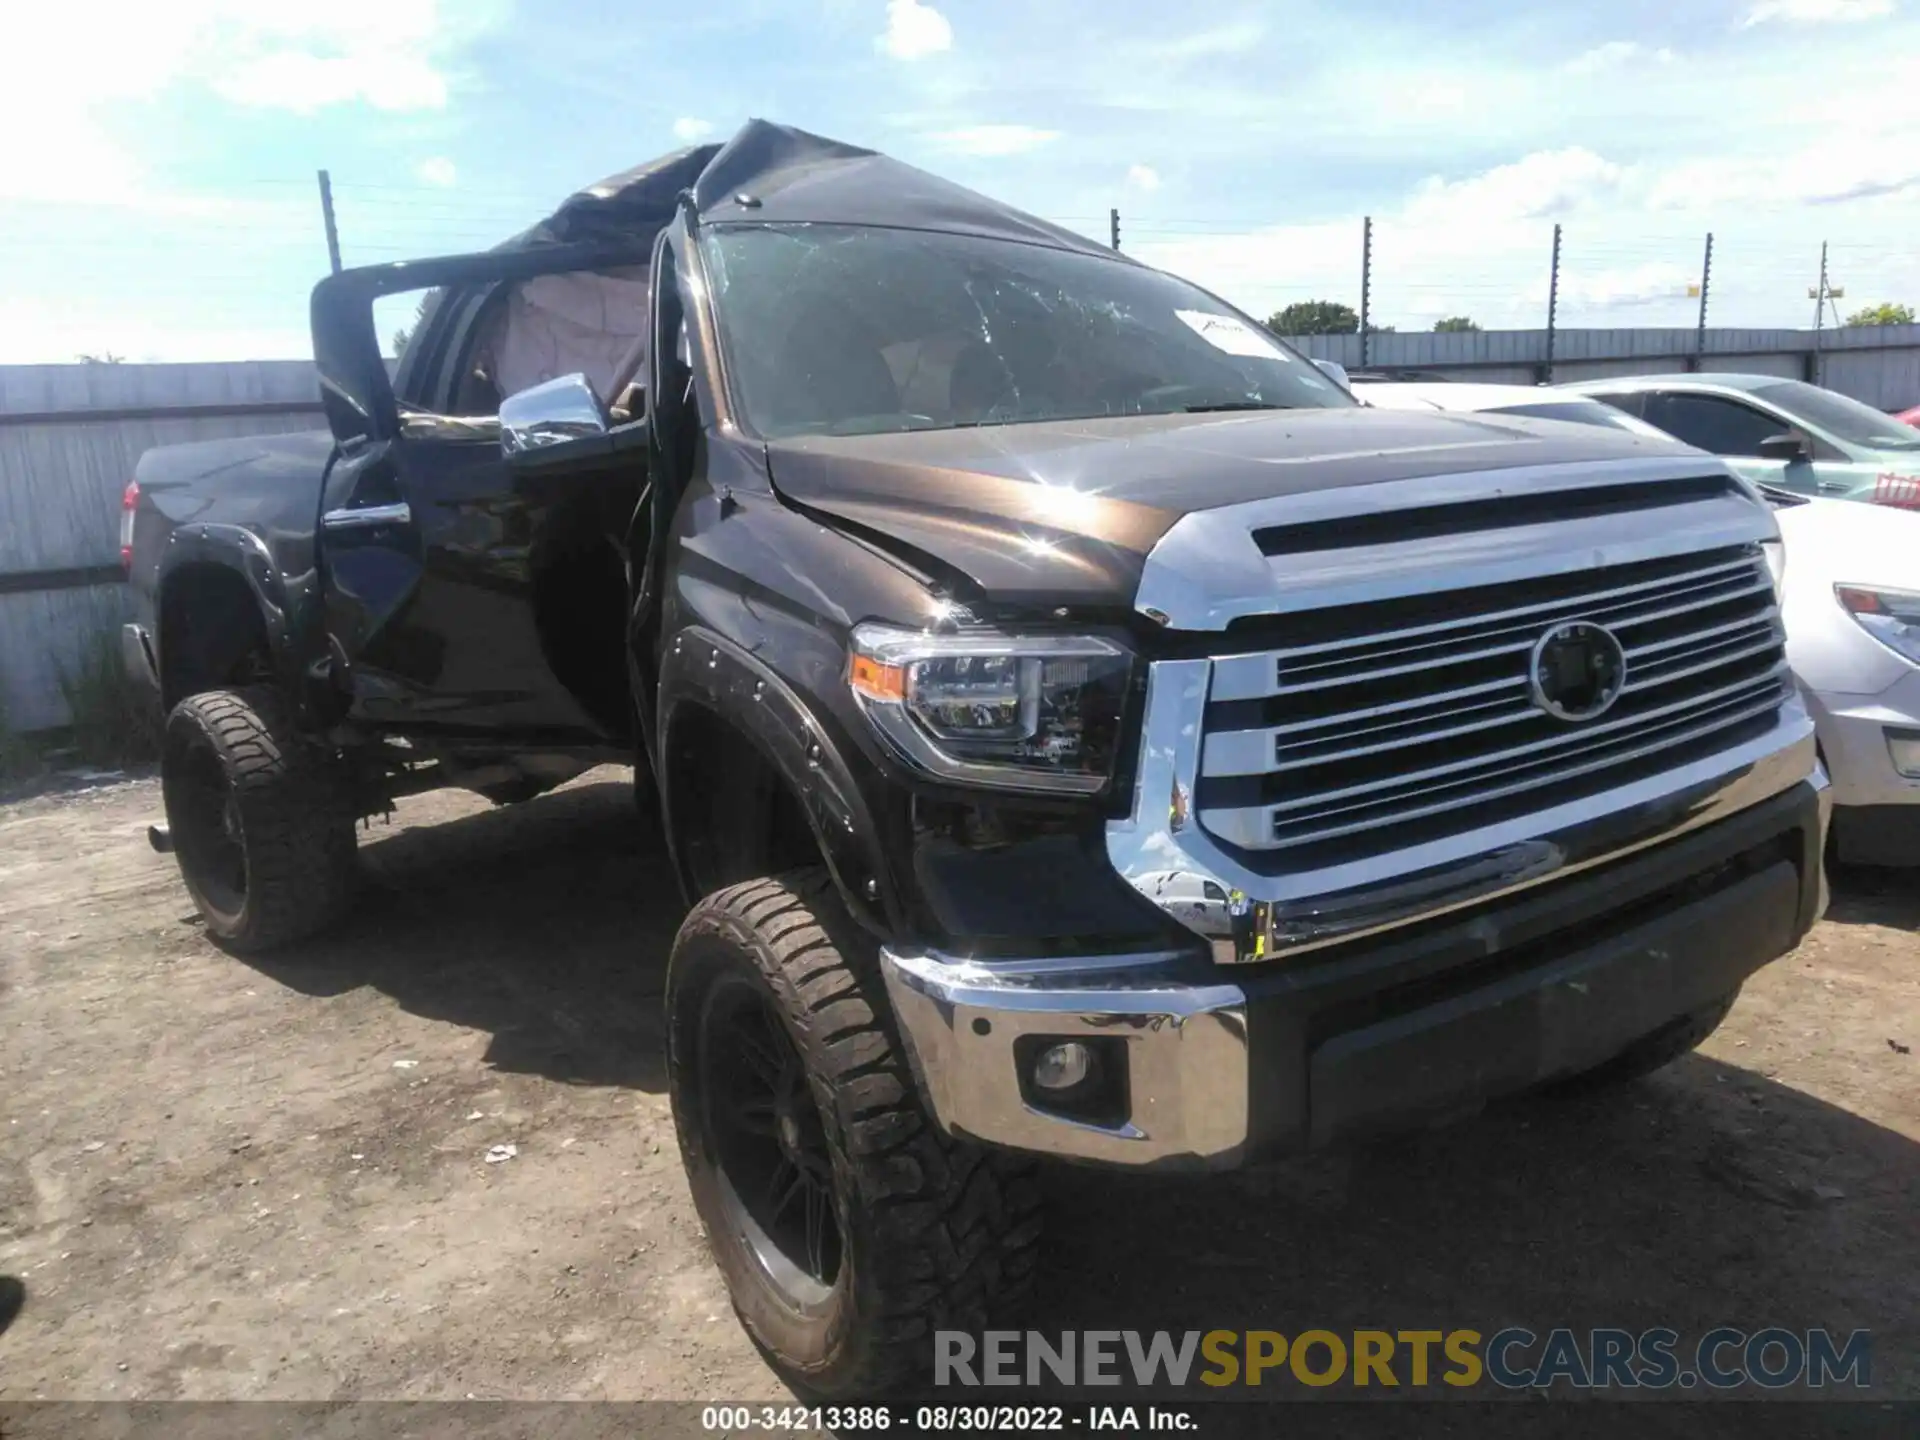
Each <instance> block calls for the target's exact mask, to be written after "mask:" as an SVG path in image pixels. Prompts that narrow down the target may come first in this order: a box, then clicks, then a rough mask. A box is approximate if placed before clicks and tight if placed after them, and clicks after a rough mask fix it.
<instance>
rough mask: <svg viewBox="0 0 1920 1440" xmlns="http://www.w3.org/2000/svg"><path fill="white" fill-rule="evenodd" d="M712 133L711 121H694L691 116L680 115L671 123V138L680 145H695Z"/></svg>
mask: <svg viewBox="0 0 1920 1440" xmlns="http://www.w3.org/2000/svg"><path fill="white" fill-rule="evenodd" d="M712 133H713V122H712V121H711V120H696V119H694V118H693V117H692V116H691V115H682V116H681V117H680V118H679V119H678V120H676V121H674V122H673V138H674V139H676V140H678V141H679V142H680V143H681V144H682V145H697V144H698V143H699V142H700V141H702V140H704V139H706V138H707V136H709V135H711V134H712Z"/></svg>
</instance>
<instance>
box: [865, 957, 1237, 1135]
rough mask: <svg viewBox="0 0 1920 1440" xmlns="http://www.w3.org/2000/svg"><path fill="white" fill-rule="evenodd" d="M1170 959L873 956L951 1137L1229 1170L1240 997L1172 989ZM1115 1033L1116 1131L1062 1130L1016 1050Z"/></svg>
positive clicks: (1065, 1122)
mask: <svg viewBox="0 0 1920 1440" xmlns="http://www.w3.org/2000/svg"><path fill="white" fill-rule="evenodd" d="M1179 958H1180V957H1178V956H1176V955H1171V954H1147V955H1125V956H1109V957H1102V958H1100V959H1083V960H1077V961H1076V960H1040V961H998V962H994V963H992V964H990V965H989V964H982V963H979V962H973V961H967V960H962V959H957V958H955V957H952V956H947V955H940V954H935V953H922V954H902V953H899V952H897V951H894V950H883V951H881V952H880V963H881V967H882V970H883V972H884V974H885V977H886V985H887V996H888V999H889V1000H890V1001H891V1002H892V1005H893V1012H894V1016H895V1018H896V1019H897V1020H898V1022H899V1025H900V1031H901V1033H902V1035H903V1036H904V1037H905V1040H906V1044H907V1050H908V1054H909V1057H910V1059H911V1061H912V1064H913V1068H914V1073H915V1077H916V1078H917V1079H918V1081H919V1083H920V1088H921V1093H922V1094H923V1095H924V1096H925V1098H926V1101H927V1104H928V1105H929V1107H930V1108H931V1109H932V1111H933V1113H934V1116H935V1117H936V1118H937V1119H938V1121H939V1122H940V1124H941V1126H942V1127H943V1128H944V1129H946V1130H947V1131H948V1132H949V1133H950V1134H954V1135H958V1136H962V1137H966V1138H970V1139H974V1140H980V1141H984V1142H986V1143H988V1144H994V1145H1006V1146H1011V1147H1013V1148H1015V1149H1020V1150H1034V1151H1044V1152H1047V1153H1049V1154H1054V1155H1062V1156H1068V1157H1071V1158H1074V1159H1081V1160H1098V1161H1105V1162H1107V1163H1110V1164H1117V1165H1129V1166H1152V1165H1157V1164H1172V1165H1178V1166H1180V1167H1182V1168H1201V1169H1207V1168H1222V1167H1226V1166H1231V1165H1233V1164H1235V1163H1237V1162H1238V1161H1239V1159H1240V1158H1241V1153H1242V1150H1243V1149H1244V1147H1245V1145H1246V1140H1247V1133H1248V1115H1247V1095H1248V1082H1247V1014H1246V996H1245V994H1244V993H1243V992H1242V991H1241V990H1240V988H1239V987H1238V986H1237V985H1232V984H1226V983H1220V984H1199V985H1195V984H1176V983H1172V982H1171V981H1169V980H1168V979H1167V978H1166V977H1165V974H1164V971H1165V969H1166V968H1167V967H1169V966H1171V965H1174V964H1177V963H1178V961H1179ZM1156 967H1158V968H1159V969H1160V970H1161V971H1162V972H1163V973H1161V974H1159V975H1156V974H1155V969H1156ZM1114 1035H1119V1036H1121V1037H1123V1038H1124V1039H1125V1040H1126V1042H1127V1074H1128V1084H1129V1090H1130V1094H1131V1100H1132V1111H1131V1114H1130V1116H1129V1118H1128V1119H1127V1120H1126V1121H1124V1122H1122V1123H1119V1124H1116V1125H1110V1126H1107V1125H1095V1124H1089V1123H1085V1122H1081V1121H1075V1120H1071V1119H1068V1118H1066V1117H1064V1116H1061V1115H1056V1114H1050V1113H1048V1112H1046V1111H1044V1110H1041V1109H1038V1108H1036V1107H1035V1106H1034V1105H1032V1104H1030V1103H1029V1102H1028V1100H1027V1099H1026V1097H1025V1096H1024V1095H1023V1094H1022V1092H1021V1086H1020V1075H1019V1068H1018V1066H1017V1064H1016V1062H1015V1049H1016V1046H1017V1043H1018V1042H1019V1041H1020V1040H1021V1039H1023V1038H1025V1037H1028V1036H1046V1037H1048V1038H1049V1039H1053V1040H1073V1039H1092V1038H1101V1037H1109V1036H1114Z"/></svg>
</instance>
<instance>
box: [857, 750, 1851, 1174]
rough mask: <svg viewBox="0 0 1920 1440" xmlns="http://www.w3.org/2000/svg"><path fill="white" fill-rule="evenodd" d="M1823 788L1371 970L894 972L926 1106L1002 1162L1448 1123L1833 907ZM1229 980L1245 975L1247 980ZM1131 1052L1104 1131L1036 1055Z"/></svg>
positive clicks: (1127, 1162) (1380, 945)
mask: <svg viewBox="0 0 1920 1440" xmlns="http://www.w3.org/2000/svg"><path fill="white" fill-rule="evenodd" d="M1828 793H1829V792H1828V790H1827V786H1826V780H1825V776H1824V775H1822V774H1819V773H1818V772H1816V774H1815V775H1814V776H1813V777H1812V778H1810V779H1806V780H1802V781H1801V782H1799V783H1798V784H1797V785H1793V786H1790V787H1789V788H1788V790H1787V792H1785V793H1783V794H1780V795H1777V796H1775V797H1773V798H1772V799H1770V800H1767V801H1763V802H1761V803H1760V804H1759V805H1756V806H1754V807H1752V808H1750V809H1749V810H1747V811H1746V812H1744V813H1742V814H1739V815H1735V816H1732V817H1729V818H1728V819H1726V820H1725V821H1723V822H1721V823H1720V824H1718V825H1715V826H1712V827H1708V828H1705V829H1700V830H1697V831H1695V832H1692V833H1689V834H1686V835H1682V836H1681V837H1679V838H1678V839H1676V840H1674V841H1673V842H1672V844H1671V845H1668V846H1663V847H1660V848H1659V849H1657V850H1653V851H1648V852H1646V853H1643V854H1638V855H1632V856H1629V857H1627V858H1626V859H1624V860H1623V861H1621V862H1620V863H1619V864H1618V865H1614V866H1610V867H1608V868H1607V869H1606V871H1605V872H1603V873H1597V874H1592V875H1584V876H1576V877H1573V878H1572V879H1570V880H1569V881H1568V882H1567V884H1566V885H1565V886H1554V887H1551V888H1549V889H1547V890H1544V891H1538V892H1533V893H1524V894H1518V895H1515V896H1513V897H1512V898H1511V899H1508V900H1502V901H1498V902H1495V903H1494V904H1493V905H1491V906H1486V907H1480V908H1478V909H1476V910H1475V912H1474V913H1473V914H1472V915H1471V916H1463V917H1461V918H1460V919H1459V920H1458V921H1457V922H1456V923H1454V924H1451V925H1445V924H1443V925H1440V926H1428V927H1422V928H1421V930H1420V931H1419V932H1417V933H1415V934H1410V935H1408V936H1404V937H1394V936H1388V937H1384V938H1382V939H1381V940H1380V941H1378V942H1363V946H1362V953H1361V954H1357V955H1356V956H1355V957H1354V960H1355V962H1356V963H1353V964H1348V963H1344V962H1342V961H1340V960H1316V961H1310V962H1308V963H1303V964H1299V965H1286V964H1279V965H1265V966H1258V967H1249V968H1244V969H1241V970H1239V971H1223V970H1221V969H1219V968H1218V967H1217V966H1214V965H1212V964H1211V963H1210V962H1208V961H1207V960H1206V959H1205V958H1204V957H1203V956H1202V954H1200V953H1199V947H1197V946H1196V947H1195V948H1194V950H1193V951H1190V952H1185V953H1180V952H1156V953H1147V954H1131V955H1115V956H1104V957H1080V958H1074V959H1044V960H1043V959H1035V960H994V961H979V960H970V959H967V958H964V957H959V956H953V955H945V954H939V953H932V952H903V951H901V950H896V949H887V950H883V951H882V952H881V966H882V970H883V974H884V977H885V982H886V986H887V992H888V997H889V1000H890V1001H891V1004H892V1008H893V1012H894V1017H895V1020H896V1022H897V1024H898V1027H899V1031H900V1034H901V1036H902V1038H903V1040H904V1042H905V1048H906V1050H907V1054H908V1057H909V1060H910V1062H911V1065H912V1068H913V1071H914V1074H915V1079H916V1081H917V1083H918V1085H919V1088H920V1092H921V1095H922V1097H923V1098H924V1100H925V1102H926V1105H927V1108H928V1110H929V1111H930V1113H931V1114H932V1115H933V1117H934V1119H935V1120H936V1122H937V1123H938V1124H939V1125H940V1126H941V1128H942V1129H944V1130H945V1131H947V1132H948V1133H949V1134H951V1135H954V1136H956V1137H959V1138H963V1139H968V1140H974V1141H978V1142H981V1143H983V1144H989V1145H999V1146H1006V1147H1009V1148H1012V1149H1016V1150H1024V1151H1030V1152H1035V1153H1040V1154H1048V1155H1055V1156H1061V1157H1065V1158H1069V1159H1075V1160H1083V1161H1093V1162H1099V1163H1103V1164H1110V1165H1118V1166H1127V1167H1134V1168H1155V1169H1166V1170H1217V1169H1225V1168H1230V1167H1232V1166H1234V1165H1237V1164H1240V1163H1242V1162H1244V1161H1246V1160H1249V1159H1253V1158H1257V1157H1260V1156H1265V1155H1278V1154H1291V1153H1298V1152H1300V1151H1302V1150H1311V1149H1316V1148H1321V1147H1323V1146H1327V1145H1336V1144H1342V1143H1346V1142H1348V1141H1350V1140H1353V1139H1356V1138H1363V1137H1365V1136H1366V1135H1369V1134H1374V1133H1379V1132H1381V1131H1386V1130H1394V1129H1404V1128H1408V1127H1409V1126H1417V1125H1420V1124H1424V1123H1428V1122H1430V1121H1432V1120H1435V1119H1439V1118H1444V1117H1445V1116H1447V1115H1450V1114H1456V1113H1459V1112H1460V1111H1461V1110H1463V1109H1470V1108H1473V1107H1474V1106H1477V1105H1479V1104H1482V1103H1484V1102H1485V1101H1487V1100H1489V1099H1492V1098H1494V1097H1496V1096H1498V1095H1502V1094H1507V1093H1512V1092H1514V1091H1518V1090H1522V1089H1525V1088H1527V1087H1529V1086H1532V1085H1536V1084H1539V1083H1541V1082H1542V1081H1544V1080H1547V1079H1551V1078H1553V1077H1555V1076H1558V1075H1565V1074H1571V1073H1575V1072H1577V1071H1580V1070H1584V1069H1588V1068H1590V1067H1592V1066H1593V1065H1597V1064H1599V1063H1601V1062H1602V1061H1604V1060H1606V1059H1607V1058H1608V1057H1609V1056H1611V1055H1613V1054H1616V1053H1618V1052H1619V1051H1620V1050H1621V1049H1623V1048H1625V1047H1626V1046H1627V1045H1629V1044H1631V1043H1632V1042H1633V1041H1635V1040H1637V1039H1639V1038H1640V1037H1642V1036H1644V1035H1647V1034H1650V1033H1652V1032H1653V1031H1654V1030H1656V1029H1658V1028H1660V1027H1661V1026H1662V1025H1664V1024H1666V1023H1668V1022H1669V1021H1671V1020H1673V1019H1675V1018H1677V1017H1679V1016H1681V1015H1684V1014H1687V1013H1690V1012H1692V1011H1694V1010H1697V1009H1699V1008H1701V1007H1703V1006H1705V1005H1709V1004H1712V1003H1714V1002H1716V1001H1717V1000H1718V999H1720V998H1722V997H1724V996H1725V995H1727V994H1728V993H1730V992H1731V991H1733V990H1735V989H1737V988H1738V987H1739V985H1740V984H1741V983H1742V982H1743V981H1744V980H1745V979H1746V977H1747V976H1748V975H1749V974H1751V973H1752V972H1753V971H1754V970H1756V969H1758V968H1760V967H1761V966H1762V965H1764V964H1766V963H1767V962H1768V961H1770V960H1772V959H1774V958H1775V957H1777V956H1779V955H1781V954H1783V953H1785V952H1786V950H1788V949H1789V948H1791V947H1792V946H1793V945H1794V944H1796V943H1797V942H1798V940H1799V938H1800V937H1801V936H1802V935H1804V934H1805V933H1806V929H1807V927H1808V926H1810V925H1811V924H1812V923H1813V921H1814V920H1815V919H1816V918H1817V917H1818V915H1819V913H1820V912H1821V910H1823V909H1824V907H1825V901H1826V893H1825V885H1824V882H1823V879H1822V875H1821V866H1820V855H1821V850H1822V845H1823V841H1824V837H1825V833H1826V824H1827V819H1828ZM1229 976H1230V977H1231V978H1229ZM1070 1040H1079V1041H1088V1042H1095V1043H1096V1044H1097V1045H1098V1046H1102V1047H1105V1052H1104V1053H1109V1054H1111V1053H1113V1052H1115V1051H1116V1050H1117V1051H1119V1052H1121V1054H1122V1055H1123V1057H1124V1058H1123V1059H1122V1060H1121V1061H1120V1063H1119V1065H1118V1067H1117V1069H1116V1070H1115V1071H1113V1072H1111V1073H1114V1074H1116V1075H1118V1076H1119V1077H1121V1083H1120V1084H1119V1085H1118V1086H1116V1094H1117V1097H1118V1099H1119V1101H1120V1103H1119V1104H1118V1105H1117V1106H1116V1107H1114V1109H1113V1110H1112V1111H1111V1112H1108V1113H1106V1114H1105V1115H1104V1116H1103V1118H1102V1119H1101V1121H1100V1122H1099V1123H1094V1122H1091V1121H1089V1120H1088V1119H1086V1118H1084V1117H1083V1118H1075V1117H1074V1116H1073V1115H1071V1114H1067V1113H1062V1111H1061V1110H1060V1108H1059V1107H1058V1106H1057V1105H1055V1104H1053V1103H1052V1102H1051V1101H1050V1100H1049V1098H1048V1097H1046V1096H1044V1095H1043V1094H1041V1093H1040V1092H1038V1091H1037V1090H1036V1089H1035V1088H1034V1087H1033V1085H1032V1075H1033V1065H1034V1060H1035V1055H1036V1052H1037V1051H1038V1050H1040V1049H1041V1048H1044V1047H1045V1046H1048V1045H1053V1044H1058V1043H1060V1042H1063V1041H1070Z"/></svg>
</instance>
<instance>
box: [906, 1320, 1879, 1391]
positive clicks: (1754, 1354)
mask: <svg viewBox="0 0 1920 1440" xmlns="http://www.w3.org/2000/svg"><path fill="white" fill-rule="evenodd" d="M1872 1339H1873V1337H1872V1336H1871V1334H1870V1333H1869V1332H1867V1331H1865V1330H1854V1331H1849V1332H1847V1333H1846V1334H1845V1335H1840V1334H1837V1333H1835V1332H1832V1331H1828V1330H1824V1329H1816V1330H1787V1329H1783V1328H1780V1327H1777V1326H1776V1327H1769V1328H1766V1329H1761V1330H1753V1331H1748V1330H1737V1329H1734V1328H1732V1327H1721V1328H1718V1329H1713V1330H1709V1331H1707V1332H1706V1333H1704V1334H1702V1335H1700V1336H1698V1337H1697V1338H1695V1339H1691V1340H1688V1339H1685V1338H1683V1337H1682V1336H1681V1334H1680V1332H1678V1331H1677V1330H1670V1329H1666V1328H1654V1329H1650V1330H1640V1331H1633V1330H1622V1329H1611V1328H1601V1329H1593V1330H1572V1329H1567V1328H1559V1329H1553V1330H1548V1331H1545V1332H1544V1333H1539V1334H1536V1333H1535V1332H1534V1331H1532V1330H1528V1329H1526V1328H1524V1327H1521V1326H1508V1327H1506V1328H1504V1329H1501V1330H1496V1331H1493V1332H1492V1333H1490V1334H1483V1333H1482V1332H1481V1331H1479V1330H1467V1329H1452V1330H1351V1331H1334V1330H1301V1331H1297V1332H1295V1333H1293V1334H1291V1335H1289V1334H1285V1333H1282V1332H1281V1331H1278V1330H1208V1331H1205V1332H1202V1331H1199V1330H1187V1331H1184V1332H1181V1333H1178V1334H1175V1333H1172V1332H1170V1331H1166V1330H1155V1331H1150V1332H1143V1331H1139V1330H1081V1331H1064V1332H1061V1333H1059V1334H1054V1335H1043V1334H1041V1333H1039V1332H1038V1331H1033V1330H1027V1331H1019V1330H989V1331H987V1332H986V1333H985V1334H984V1335H979V1336H975V1335H971V1334H968V1333H966V1332H964V1331H959V1330H942V1331H939V1332H937V1333H936V1334H935V1336H934V1371H933V1375H934V1383H935V1384H936V1385H958V1386H982V1385H1041V1384H1047V1383H1052V1384H1058V1385H1073V1386H1082V1385H1090V1386H1113V1385H1133V1386H1136V1387H1139V1388H1141V1389H1147V1388H1150V1387H1154V1386H1171V1387H1175V1388H1179V1387H1187V1386H1195V1385H1201V1386H1211V1387H1214V1388H1216V1389H1219V1388H1223V1387H1227V1386H1235V1387H1240V1386H1247V1387H1252V1386H1275V1387H1277V1386H1287V1385H1304V1386H1309V1387H1314V1388H1323V1387H1326V1386H1332V1385H1349V1386H1354V1387H1371V1388H1404V1389H1412V1390H1419V1389H1423V1388H1428V1387H1435V1386H1452V1387H1455V1388H1456V1389H1463V1388H1468V1387H1472V1386H1480V1385H1496V1386H1500V1387H1502V1388H1505V1389H1509V1390H1522V1389H1534V1388H1550V1387H1555V1386H1565V1387H1567V1388H1571V1389H1578V1390H1591V1389H1601V1390H1664V1389H1678V1390H1731V1389H1736V1388H1739V1387H1742V1386H1753V1387H1758V1388H1760V1389H1764V1390H1780V1389H1785V1388H1788V1387H1791V1386H1803V1387H1806V1388H1810V1389H1824V1388H1828V1387H1836V1386H1845V1387H1850V1388H1853V1389H1865V1388H1867V1387H1868V1386H1870V1385H1871V1384H1872V1381H1873V1375H1872V1371H1873V1344H1872Z"/></svg>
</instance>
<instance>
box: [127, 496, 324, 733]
mask: <svg viewBox="0 0 1920 1440" xmlns="http://www.w3.org/2000/svg"><path fill="white" fill-rule="evenodd" d="M187 565H215V566H218V567H220V568H221V569H224V570H229V571H232V572H233V573H235V574H237V575H239V577H240V578H241V579H242V580H243V581H245V582H246V586H247V590H248V592H249V593H250V594H251V595H252V596H253V601H254V605H255V607H256V608H257V610H258V611H259V616H260V622H261V625H262V627H263V628H264V629H265V631H266V635H267V649H268V652H269V657H270V660H271V663H272V665H273V670H274V674H275V675H276V676H277V677H278V679H279V682H280V686H281V691H282V693H283V694H285V695H287V696H289V697H291V698H293V699H294V700H295V702H296V704H297V705H298V706H299V708H300V711H301V713H302V715H303V716H305V715H309V714H311V713H312V709H313V707H312V705H311V704H310V703H309V702H310V701H311V700H312V699H313V698H314V697H312V696H311V695H310V694H309V693H308V692H309V687H308V686H307V684H306V683H305V677H306V676H307V674H308V672H309V669H310V668H311V667H309V665H308V664H307V660H308V658H309V657H308V656H307V654H306V640H305V637H307V636H308V635H309V633H310V631H309V621H310V619H311V617H312V616H313V615H314V614H315V613H316V611H315V608H314V605H313V601H314V599H315V594H314V577H313V576H311V575H308V576H305V577H303V578H300V579H296V580H292V581H289V580H288V579H287V577H285V576H284V575H282V574H281V572H280V570H279V568H278V567H277V566H276V565H275V564H274V560H273V552H272V551H271V550H269V549H268V548H267V543H266V541H264V540H262V539H261V538H260V537H259V536H258V535H256V534H254V532H253V531H251V530H249V529H247V528H246V527H244V526H241V525H220V524H196V525H182V526H180V527H179V528H178V529H176V530H175V531H174V532H173V533H172V535H170V536H169V537H168V539H167V548H166V550H165V552H164V553H162V555H161V557H160V568H159V574H158V579H157V583H156V585H155V587H154V593H155V596H156V597H157V599H158V600H159V603H161V604H164V597H165V596H166V593H167V585H168V582H169V581H170V580H171V579H172V577H173V576H174V575H175V574H176V573H177V572H178V571H179V570H180V569H181V568H182V567H183V566H187ZM165 659H166V657H165V655H164V654H163V655H162V656H161V660H162V662H163V663H164V661H165Z"/></svg>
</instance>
